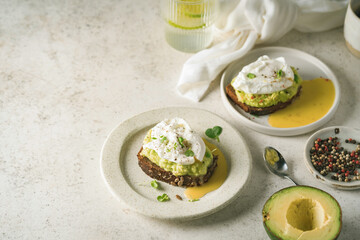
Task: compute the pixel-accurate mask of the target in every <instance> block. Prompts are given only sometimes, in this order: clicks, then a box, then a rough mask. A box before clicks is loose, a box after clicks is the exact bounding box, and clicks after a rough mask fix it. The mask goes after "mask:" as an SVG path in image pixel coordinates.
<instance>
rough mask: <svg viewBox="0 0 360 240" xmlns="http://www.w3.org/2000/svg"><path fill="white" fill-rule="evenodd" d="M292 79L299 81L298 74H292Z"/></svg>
mask: <svg viewBox="0 0 360 240" xmlns="http://www.w3.org/2000/svg"><path fill="white" fill-rule="evenodd" d="M294 81H295V82H296V83H298V82H299V76H298V75H297V74H294Z"/></svg>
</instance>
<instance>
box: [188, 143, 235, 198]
mask: <svg viewBox="0 0 360 240" xmlns="http://www.w3.org/2000/svg"><path fill="white" fill-rule="evenodd" d="M203 140H204V142H205V144H206V146H207V147H208V148H209V149H210V150H211V152H212V154H213V155H217V156H218V160H217V167H216V168H215V171H214V173H213V175H212V176H211V177H210V179H209V181H207V182H206V183H204V184H203V185H201V186H197V187H188V188H186V190H185V196H186V197H187V198H188V199H190V200H195V199H199V198H201V197H203V196H204V195H205V194H207V193H209V192H212V191H214V190H216V189H218V188H219V187H220V186H221V185H222V184H223V183H224V182H225V179H226V177H227V171H228V166H227V163H226V159H225V157H224V154H223V153H222V152H221V151H220V150H219V149H218V148H217V147H216V145H214V144H212V143H210V142H208V141H206V140H205V139H203Z"/></svg>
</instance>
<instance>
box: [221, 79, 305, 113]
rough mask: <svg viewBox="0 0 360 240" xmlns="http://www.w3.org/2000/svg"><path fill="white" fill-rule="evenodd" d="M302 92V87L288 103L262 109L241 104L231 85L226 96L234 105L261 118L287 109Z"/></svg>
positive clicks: (228, 86) (227, 87)
mask: <svg viewBox="0 0 360 240" xmlns="http://www.w3.org/2000/svg"><path fill="white" fill-rule="evenodd" d="M300 91H301V86H300V87H299V89H298V91H297V93H296V94H295V95H294V96H293V97H292V98H290V99H289V100H288V101H287V102H279V103H277V104H276V105H273V106H270V107H263V108H261V107H252V106H249V105H247V104H246V103H243V102H240V101H239V100H238V98H237V96H236V92H235V89H234V88H233V86H232V85H231V84H229V85H227V86H226V94H227V95H228V96H229V97H230V99H231V100H232V101H233V102H234V103H236V104H237V105H239V106H240V107H241V108H242V109H243V110H244V111H245V112H248V113H251V114H254V115H259V116H260V115H266V114H270V113H273V112H275V111H277V110H279V109H282V108H285V107H286V106H288V105H290V104H291V103H292V102H293V101H294V100H295V98H297V97H298V96H299V95H300Z"/></svg>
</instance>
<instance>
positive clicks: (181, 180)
mask: <svg viewBox="0 0 360 240" xmlns="http://www.w3.org/2000/svg"><path fill="white" fill-rule="evenodd" d="M137 157H138V164H139V166H140V168H141V169H142V170H143V172H145V173H146V174H147V175H148V176H150V177H151V178H155V179H157V180H159V181H163V182H166V183H168V184H171V185H173V186H181V187H193V186H200V185H202V184H204V183H205V182H207V181H208V180H209V179H210V177H211V176H212V174H213V172H214V170H215V169H216V166H217V156H214V155H213V154H212V153H211V151H210V149H209V148H208V147H207V146H206V145H205V143H204V141H203V140H202V138H201V137H200V136H199V135H198V134H196V133H195V132H194V131H193V130H191V128H190V127H189V125H188V124H187V123H186V122H185V120H183V119H181V118H174V119H170V120H168V119H165V120H164V121H162V122H160V123H158V124H157V125H156V126H155V127H153V128H152V129H150V130H149V131H148V133H147V135H146V136H145V139H144V141H143V146H142V147H141V149H140V151H139V152H138V154H137Z"/></svg>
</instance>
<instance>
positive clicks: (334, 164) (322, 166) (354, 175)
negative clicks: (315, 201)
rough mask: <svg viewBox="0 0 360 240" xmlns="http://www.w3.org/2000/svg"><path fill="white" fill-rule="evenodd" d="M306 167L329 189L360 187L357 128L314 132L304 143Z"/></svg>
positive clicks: (358, 133) (359, 152) (359, 144)
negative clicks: (329, 187)
mask: <svg viewBox="0 0 360 240" xmlns="http://www.w3.org/2000/svg"><path fill="white" fill-rule="evenodd" d="M304 160H305V165H306V167H307V168H308V170H309V171H310V172H311V174H312V175H313V176H314V177H315V178H316V179H318V180H320V181H321V182H322V183H324V184H327V185H329V186H331V187H334V188H338V189H344V190H353V189H359V188H360V129H356V128H350V127H344V126H334V127H328V128H324V129H321V130H319V131H317V132H315V133H314V134H313V135H312V136H311V137H310V138H309V139H308V140H307V142H306V145H305V151H304Z"/></svg>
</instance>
